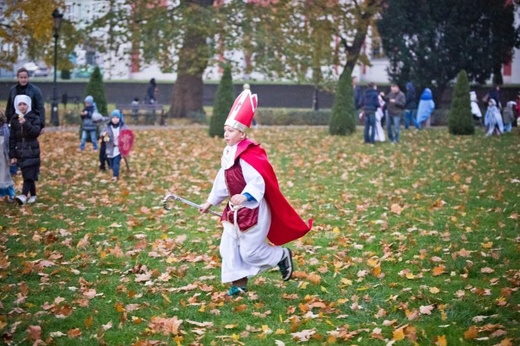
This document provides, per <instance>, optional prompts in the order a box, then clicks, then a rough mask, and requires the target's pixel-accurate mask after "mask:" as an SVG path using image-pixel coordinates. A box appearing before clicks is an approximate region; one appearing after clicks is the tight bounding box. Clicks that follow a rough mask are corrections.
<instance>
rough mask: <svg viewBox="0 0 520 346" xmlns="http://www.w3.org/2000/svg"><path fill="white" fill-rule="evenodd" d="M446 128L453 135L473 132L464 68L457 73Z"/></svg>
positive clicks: (467, 83)
mask: <svg viewBox="0 0 520 346" xmlns="http://www.w3.org/2000/svg"><path fill="white" fill-rule="evenodd" d="M448 129H449V132H450V133H451V134H453V135H472V134H474V133H475V125H474V122H473V115H472V114H471V101H470V98H469V81H468V75H467V73H466V71H464V70H462V71H460V72H459V74H458V75H457V82H456V83H455V87H454V88H453V97H452V100H451V109H450V112H449V114H448Z"/></svg>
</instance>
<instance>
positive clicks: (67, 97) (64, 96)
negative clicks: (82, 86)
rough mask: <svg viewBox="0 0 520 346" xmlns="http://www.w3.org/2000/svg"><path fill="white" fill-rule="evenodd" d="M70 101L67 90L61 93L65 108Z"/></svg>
mask: <svg viewBox="0 0 520 346" xmlns="http://www.w3.org/2000/svg"><path fill="white" fill-rule="evenodd" d="M68 102H69V95H68V94H67V92H65V93H63V95H61V103H63V108H65V109H67V103H68Z"/></svg>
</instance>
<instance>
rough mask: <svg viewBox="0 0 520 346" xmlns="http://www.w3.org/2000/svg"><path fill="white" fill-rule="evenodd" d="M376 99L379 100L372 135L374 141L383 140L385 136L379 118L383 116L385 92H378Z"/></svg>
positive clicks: (381, 118)
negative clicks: (374, 128) (374, 131)
mask: <svg viewBox="0 0 520 346" xmlns="http://www.w3.org/2000/svg"><path fill="white" fill-rule="evenodd" d="M377 99H378V101H379V108H378V109H377V111H376V135H375V137H374V140H375V141H376V142H384V141H386V138H385V131H384V130H383V126H382V125H381V120H383V119H384V118H385V111H384V109H385V93H384V92H380V93H379V95H378V97H377Z"/></svg>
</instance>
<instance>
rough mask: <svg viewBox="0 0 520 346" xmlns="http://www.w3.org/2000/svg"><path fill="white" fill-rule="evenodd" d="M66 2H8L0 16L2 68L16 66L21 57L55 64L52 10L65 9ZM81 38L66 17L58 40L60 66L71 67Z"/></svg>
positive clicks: (0, 60) (0, 61) (0, 58)
mask: <svg viewBox="0 0 520 346" xmlns="http://www.w3.org/2000/svg"><path fill="white" fill-rule="evenodd" d="M63 3H64V1H59V0H33V1H8V2H6V4H5V6H4V9H5V10H4V13H3V15H2V16H1V17H0V44H1V45H2V50H1V51H0V68H12V65H13V64H14V63H15V62H16V61H17V60H18V59H20V57H26V58H27V59H28V60H43V61H45V63H46V64H47V65H52V64H53V61H54V38H53V35H54V32H53V18H52V12H53V11H54V10H55V9H60V11H61V12H63V10H64V6H63V5H64V4H63ZM79 40H80V34H79V32H78V31H77V30H76V29H75V28H74V26H73V25H72V24H71V23H70V21H68V20H67V18H66V17H64V18H63V22H62V26H61V30H60V41H59V42H58V45H59V49H58V69H60V68H62V69H63V68H71V63H70V61H69V59H68V56H69V54H70V53H71V52H72V51H73V49H74V45H75V44H76V43H77V42H78V41H79Z"/></svg>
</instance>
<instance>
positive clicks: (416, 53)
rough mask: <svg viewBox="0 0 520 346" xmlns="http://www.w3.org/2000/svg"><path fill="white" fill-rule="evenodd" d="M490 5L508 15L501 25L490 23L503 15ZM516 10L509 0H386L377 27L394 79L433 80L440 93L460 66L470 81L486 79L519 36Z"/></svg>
mask: <svg viewBox="0 0 520 346" xmlns="http://www.w3.org/2000/svg"><path fill="white" fill-rule="evenodd" d="M491 3H494V4H493V6H491ZM497 6H498V7H501V8H502V10H501V11H499V10H498V9H497ZM490 8H494V9H496V11H497V13H499V12H500V13H501V14H502V15H504V16H505V17H504V23H505V24H504V25H500V29H498V28H497V29H492V27H493V26H498V24H497V23H496V21H500V19H499V18H498V17H497V16H496V15H491V12H490V11H489V10H490ZM512 11H513V5H512V4H511V3H510V2H507V1H506V0H499V1H497V0H459V1H451V0H438V1H434V2H432V1H428V0H387V4H386V6H385V9H384V11H383V13H382V17H381V19H380V20H379V22H378V29H379V33H380V35H381V38H382V42H383V47H384V49H385V51H386V55H387V56H388V57H389V59H390V67H389V69H388V73H389V75H390V77H391V79H392V80H393V81H395V82H397V83H398V84H400V85H404V84H405V83H406V82H407V81H410V80H413V81H414V82H415V83H416V85H418V87H419V88H422V87H426V86H429V87H431V88H432V89H433V90H434V95H436V98H441V97H442V94H443V92H444V89H445V88H446V86H447V85H448V84H449V83H450V82H451V81H452V80H453V79H454V78H455V77H456V75H457V73H458V72H459V71H460V70H465V71H466V72H467V74H468V78H469V80H470V81H475V82H477V83H480V84H482V83H485V82H486V80H488V79H489V78H490V76H491V74H492V73H493V72H495V73H496V72H497V70H499V68H497V66H500V67H501V66H502V63H507V62H509V61H511V52H512V49H513V47H514V46H518V44H519V42H520V41H519V36H518V28H514V27H513V26H512V21H510V19H512V18H510V17H512V15H513V12H512ZM506 13H507V15H506ZM506 17H507V18H506ZM492 18H493V19H492ZM508 18H509V19H508ZM491 20H493V22H494V24H493V23H491ZM498 33H500V34H498Z"/></svg>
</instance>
